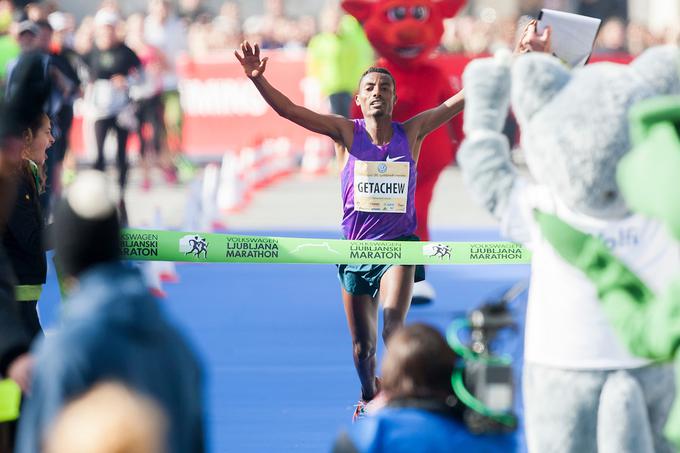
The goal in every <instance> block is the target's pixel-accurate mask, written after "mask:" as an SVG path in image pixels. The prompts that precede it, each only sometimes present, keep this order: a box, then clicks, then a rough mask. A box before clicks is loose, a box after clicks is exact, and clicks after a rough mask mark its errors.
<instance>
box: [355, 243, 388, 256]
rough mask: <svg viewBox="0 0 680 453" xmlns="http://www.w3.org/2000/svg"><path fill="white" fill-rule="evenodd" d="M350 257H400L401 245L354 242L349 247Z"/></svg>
mask: <svg viewBox="0 0 680 453" xmlns="http://www.w3.org/2000/svg"><path fill="white" fill-rule="evenodd" d="M349 257H350V258H354V259H400V258H401V247H400V246H398V245H381V244H375V243H374V244H353V245H350V247H349Z"/></svg>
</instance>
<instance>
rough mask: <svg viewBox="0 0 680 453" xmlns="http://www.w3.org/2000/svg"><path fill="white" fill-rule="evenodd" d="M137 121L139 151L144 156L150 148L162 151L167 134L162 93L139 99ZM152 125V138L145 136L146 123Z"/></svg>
mask: <svg viewBox="0 0 680 453" xmlns="http://www.w3.org/2000/svg"><path fill="white" fill-rule="evenodd" d="M137 121H139V128H138V129H137V135H139V153H140V154H141V155H142V156H144V155H145V154H146V152H147V151H148V150H149V149H153V150H154V152H155V153H160V152H161V150H162V148H163V145H164V143H163V142H164V140H165V136H166V130H165V121H164V118H163V99H162V98H161V96H160V95H158V96H153V97H151V98H149V99H144V100H142V101H139V103H138V109H137ZM145 124H148V125H150V126H151V129H152V135H151V140H147V138H146V137H144V125H145Z"/></svg>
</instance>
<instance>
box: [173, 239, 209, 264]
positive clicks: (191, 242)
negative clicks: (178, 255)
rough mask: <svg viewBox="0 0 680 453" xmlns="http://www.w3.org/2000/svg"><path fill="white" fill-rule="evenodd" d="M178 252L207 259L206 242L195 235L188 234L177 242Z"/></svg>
mask: <svg viewBox="0 0 680 453" xmlns="http://www.w3.org/2000/svg"><path fill="white" fill-rule="evenodd" d="M179 251H180V252H182V253H184V254H185V255H193V256H195V257H196V258H201V255H203V258H204V259H206V258H208V241H207V240H206V239H205V238H202V237H201V236H199V235H197V234H189V235H186V236H184V237H182V239H180V240H179Z"/></svg>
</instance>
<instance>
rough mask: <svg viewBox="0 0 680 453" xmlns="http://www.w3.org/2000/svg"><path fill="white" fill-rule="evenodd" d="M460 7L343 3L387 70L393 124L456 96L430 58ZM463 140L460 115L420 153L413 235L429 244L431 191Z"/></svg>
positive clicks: (363, 0) (404, 1) (427, 1)
mask: <svg viewBox="0 0 680 453" xmlns="http://www.w3.org/2000/svg"><path fill="white" fill-rule="evenodd" d="M464 3H465V1H464V0H343V2H342V7H343V8H344V9H345V11H347V12H348V13H350V14H351V15H353V16H354V17H356V18H357V20H358V21H359V22H361V24H362V25H363V27H364V31H365V32H366V36H367V37H368V40H369V41H370V42H371V44H372V45H373V47H374V48H375V50H376V51H377V52H378V54H379V55H380V58H379V60H378V62H377V65H378V66H382V67H385V68H387V69H389V71H390V72H391V73H392V75H393V76H394V79H395V82H396V85H397V103H396V105H395V106H394V112H393V118H394V120H395V121H406V120H407V119H409V118H411V117H413V116H414V115H416V114H418V113H420V112H422V111H423V110H427V109H431V108H433V107H437V106H438V105H439V104H441V103H442V102H444V101H445V100H446V99H448V98H449V97H451V96H452V95H453V94H454V93H455V90H454V88H453V87H452V86H451V83H450V82H449V79H448V78H447V76H446V75H445V74H444V72H443V71H442V69H441V68H440V67H439V66H437V65H436V64H435V63H434V62H433V61H432V53H433V51H434V50H435V49H436V48H437V46H438V45H439V42H440V40H441V37H442V34H443V33H444V24H443V21H444V19H445V18H447V17H453V16H454V15H455V14H456V13H457V12H458V10H459V9H460V8H461V6H463V4H464ZM354 113H360V112H354ZM461 136H462V116H461V115H458V116H457V117H456V118H454V120H453V121H452V122H451V124H450V125H448V127H446V126H444V127H441V128H439V129H437V130H436V131H434V132H432V133H431V134H430V135H429V136H428V137H427V138H426V139H425V141H424V142H423V145H422V147H421V151H420V159H419V160H418V167H417V168H418V181H417V184H416V216H417V219H418V229H417V230H416V234H417V235H418V236H419V237H420V239H421V240H424V241H427V240H429V239H430V234H429V230H428V222H427V218H428V211H429V208H430V201H432V194H433V192H434V186H435V184H436V183H437V179H438V178H439V175H440V174H441V172H442V171H443V170H444V168H446V166H447V165H448V164H449V163H450V162H451V161H452V160H453V157H454V154H455V151H456V149H457V144H458V142H459V140H460V139H461V138H462V137H461ZM422 283H425V282H422ZM428 293H429V294H428ZM433 297H434V293H433V291H432V289H431V287H429V286H428V285H427V284H426V286H425V287H421V288H418V287H416V288H414V298H413V302H414V303H418V302H421V303H422V302H426V301H428V299H431V298H433Z"/></svg>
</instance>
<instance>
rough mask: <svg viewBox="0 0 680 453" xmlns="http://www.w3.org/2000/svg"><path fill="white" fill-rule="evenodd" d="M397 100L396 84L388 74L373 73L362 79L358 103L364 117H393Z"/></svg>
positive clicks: (357, 97)
mask: <svg viewBox="0 0 680 453" xmlns="http://www.w3.org/2000/svg"><path fill="white" fill-rule="evenodd" d="M396 100H397V96H396V94H395V93H394V84H393V83H392V79H391V78H390V76H388V75H387V74H381V73H379V72H371V73H369V74H366V75H365V76H364V77H363V78H362V79H361V83H360V84H359V93H358V94H357V96H356V103H357V105H358V106H360V107H361V113H363V115H364V117H367V116H373V117H379V116H387V117H392V109H393V108H394V103H395V102H396Z"/></svg>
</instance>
